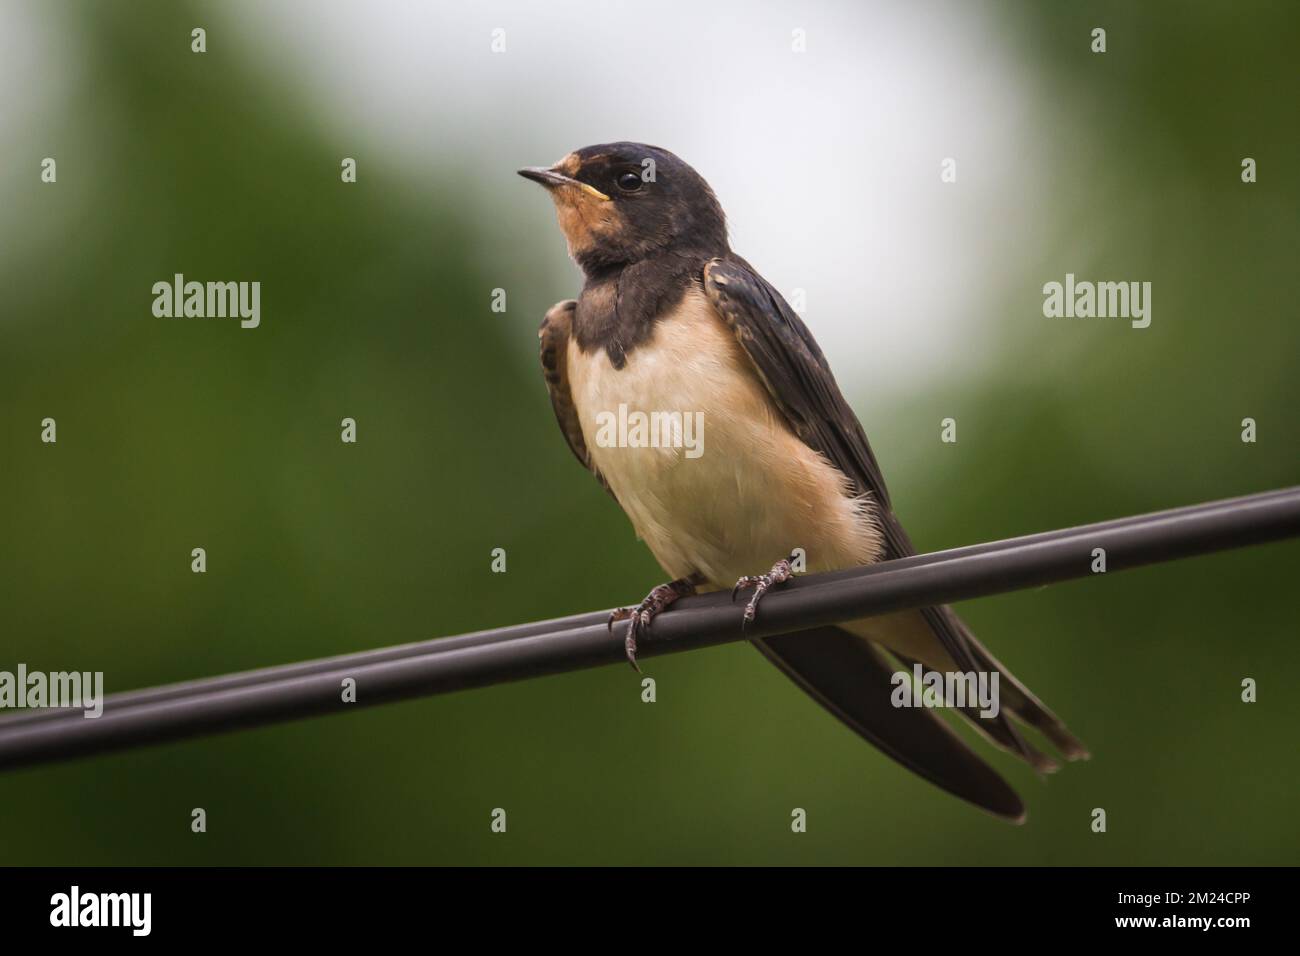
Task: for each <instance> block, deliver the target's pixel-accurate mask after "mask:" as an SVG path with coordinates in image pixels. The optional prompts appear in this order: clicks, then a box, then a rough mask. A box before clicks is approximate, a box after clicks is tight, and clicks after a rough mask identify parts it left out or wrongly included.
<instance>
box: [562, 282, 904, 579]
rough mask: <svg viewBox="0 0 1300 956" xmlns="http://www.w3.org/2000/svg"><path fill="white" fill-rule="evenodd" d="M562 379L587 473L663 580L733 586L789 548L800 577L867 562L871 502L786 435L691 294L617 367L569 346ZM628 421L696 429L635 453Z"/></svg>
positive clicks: (670, 431) (731, 346) (636, 435)
mask: <svg viewBox="0 0 1300 956" xmlns="http://www.w3.org/2000/svg"><path fill="white" fill-rule="evenodd" d="M568 372H569V384H570V390H571V392H572V396H573V402H574V405H575V407H576V409H577V412H578V415H579V417H580V421H581V424H582V431H583V437H584V439H585V441H586V444H587V448H588V450H589V452H590V454H591V456H592V460H593V463H594V464H595V465H596V467H597V468H598V469H599V471H600V472H601V474H602V475H604V477H605V480H606V481H607V482H608V483H609V486H610V489H611V490H612V491H613V492H614V495H615V496H616V497H617V498H618V501H619V504H620V505H622V507H623V509H624V511H626V512H627V515H628V517H629V518H630V519H631V521H632V525H633V527H634V528H635V529H636V532H637V535H638V536H639V537H640V538H641V539H642V540H644V541H645V542H646V544H647V545H648V546H649V548H650V550H651V551H652V552H653V553H654V556H655V557H656V558H657V559H658V561H659V564H660V565H661V566H662V567H663V569H664V571H665V572H666V573H667V574H668V575H669V576H670V577H674V578H676V577H683V576H686V575H688V574H695V573H698V574H700V575H702V576H703V577H704V579H705V580H706V582H707V585H708V586H712V587H715V588H716V587H730V586H731V585H732V584H733V583H734V582H735V580H736V579H737V578H739V577H741V576H742V575H746V574H755V573H759V572H762V571H766V570H767V569H768V568H769V567H771V565H772V564H773V563H774V562H776V561H777V560H779V559H781V558H783V557H786V556H787V555H789V554H790V553H791V552H792V551H793V550H794V549H796V548H801V549H803V551H804V553H805V554H806V556H807V570H809V571H822V570H832V569H835V568H841V567H848V566H850V565H859V564H868V563H871V562H873V561H875V560H877V559H878V557H879V554H880V549H881V541H880V535H879V532H878V530H877V528H876V526H875V523H874V522H873V520H872V508H873V505H872V503H871V502H870V501H869V500H868V499H863V498H855V497H852V496H851V494H850V493H849V489H848V487H847V485H846V482H845V481H844V479H843V477H842V476H841V475H840V473H839V472H838V471H837V470H836V469H835V468H834V467H833V466H832V465H831V464H830V463H829V462H828V461H826V459H825V458H823V457H822V456H821V455H820V454H818V453H816V452H814V451H812V450H811V449H809V448H808V447H807V446H806V445H804V444H803V442H801V441H799V439H798V438H796V437H795V436H794V434H793V433H792V432H791V431H790V430H789V429H788V428H787V427H786V425H785V423H784V420H783V419H782V418H781V417H780V415H779V413H778V412H777V411H776V409H775V408H774V406H773V405H772V404H771V401H770V399H769V398H768V396H767V392H766V390H765V389H764V387H763V386H762V384H761V383H760V382H759V381H758V379H757V377H756V376H755V374H754V373H753V371H752V367H751V366H750V365H749V359H748V357H747V356H746V355H745V354H744V352H743V351H742V350H741V348H740V346H739V345H738V344H737V343H736V341H735V339H734V338H733V337H732V334H731V332H730V330H728V329H727V328H726V327H725V326H724V325H723V324H722V322H721V321H720V320H719V319H718V318H717V317H716V316H715V315H714V314H713V311H712V309H711V307H710V306H709V305H708V303H707V300H706V299H705V298H704V297H703V295H702V294H700V293H691V294H688V296H687V298H686V300H685V301H684V303H683V305H682V306H681V307H680V308H679V309H678V310H677V311H676V313H675V314H674V315H673V316H672V317H669V318H665V319H662V320H661V321H660V322H659V323H658V324H657V326H656V331H655V336H654V338H653V339H652V340H651V341H650V342H647V343H645V344H643V345H641V346H639V347H638V348H637V349H635V350H633V351H632V353H631V354H630V355H629V356H628V357H627V364H626V365H625V366H624V367H623V368H622V369H615V368H614V367H613V365H612V364H611V363H610V361H609V359H608V357H607V356H606V355H605V353H604V352H603V351H599V352H595V353H593V354H590V355H583V354H581V353H580V352H579V350H578V348H577V346H576V345H575V344H573V343H572V342H571V343H570V346H569V355H568ZM620 406H624V410H623V414H622V415H620ZM635 412H640V413H643V414H645V415H646V416H647V417H649V416H650V415H651V413H653V412H659V413H661V415H662V414H663V413H669V414H672V413H680V415H682V416H683V419H682V421H683V423H684V424H686V423H687V416H689V418H690V423H691V424H694V423H699V426H700V427H699V428H697V429H695V430H694V432H688V431H686V429H682V430H680V431H678V430H676V429H675V428H674V427H673V426H672V425H670V426H669V427H667V428H665V429H662V430H660V431H659V436H660V438H661V439H665V438H666V439H667V441H662V440H661V442H660V447H644V444H645V442H647V441H650V440H653V439H652V438H651V435H650V430H646V431H640V432H638V430H637V428H636V427H635V426H636V422H637V419H636V418H635V416H634V415H633V413H635ZM620 421H622V422H626V423H628V425H629V427H627V428H619V427H617V423H619V422H620ZM671 421H673V422H674V423H675V419H671ZM660 423H661V424H662V419H661V421H660ZM686 439H692V440H693V441H692V442H687V441H686ZM688 444H689V445H690V446H691V447H683V446H684V445H688ZM637 446H642V447H637Z"/></svg>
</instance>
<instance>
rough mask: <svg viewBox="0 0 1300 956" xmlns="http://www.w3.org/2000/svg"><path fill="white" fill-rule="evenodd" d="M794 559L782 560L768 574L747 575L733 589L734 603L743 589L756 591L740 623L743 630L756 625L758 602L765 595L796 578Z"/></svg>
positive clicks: (746, 606)
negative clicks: (792, 563)
mask: <svg viewBox="0 0 1300 956" xmlns="http://www.w3.org/2000/svg"><path fill="white" fill-rule="evenodd" d="M793 558H794V555H791V556H790V557H788V558H782V559H781V560H780V561H778V562H776V564H774V565H772V570H771V571H768V572H767V574H747V575H745V576H744V577H743V578H741V579H740V580H739V581H737V582H736V586H735V587H734V588H732V589H731V600H732V602H733V603H734V602H735V600H736V595H737V594H739V593H740V592H741V591H742V590H743V589H745V588H753V589H754V594H753V596H752V597H751V598H750V599H749V603H748V604H746V605H745V613H744V616H743V617H742V618H741V622H740V626H741V628H745V627H748V626H749V625H750V624H753V623H754V619H755V618H756V617H757V616H758V602H759V601H761V600H763V595H764V594H766V593H767V592H768V590H769V589H770V588H771V587H772V586H773V585H775V584H784V583H785V582H786V581H789V580H790V579H791V578H792V577H794V568H793V567H792V565H791V564H790V562H791V561H792V560H793Z"/></svg>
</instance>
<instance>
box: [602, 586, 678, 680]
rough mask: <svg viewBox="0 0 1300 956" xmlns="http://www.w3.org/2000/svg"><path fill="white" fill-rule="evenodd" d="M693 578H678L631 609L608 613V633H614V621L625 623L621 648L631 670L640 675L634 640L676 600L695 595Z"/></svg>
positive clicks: (620, 609) (651, 593)
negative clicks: (625, 631)
mask: <svg viewBox="0 0 1300 956" xmlns="http://www.w3.org/2000/svg"><path fill="white" fill-rule="evenodd" d="M695 584H696V582H695V579H694V578H678V579H677V580H676V581H669V582H668V583H667V584H661V585H659V586H658V587H657V588H655V589H654V590H652V591H651V592H650V593H649V594H647V595H646V596H645V600H644V601H642V602H641V603H640V604H637V605H635V606H632V607H619V608H615V609H614V610H612V611H610V612H609V632H610V633H611V634H613V633H614V622H615V621H627V634H626V635H625V636H624V638H623V648H624V650H626V651H627V661H628V663H629V664H631V665H632V669H633V670H635V671H636V672H637V673H638V674H639V673H641V666H640V665H639V664H637V662H636V638H637V635H638V634H640V633H642V632H644V631H645V629H646V628H648V627H649V626H650V622H651V621H653V620H654V619H655V618H656V617H658V616H659V614H660V612H662V611H664V610H665V609H666V608H668V607H670V606H671V605H672V604H674V603H675V602H676V601H677V599H678V598H683V597H686V595H688V594H694V593H695Z"/></svg>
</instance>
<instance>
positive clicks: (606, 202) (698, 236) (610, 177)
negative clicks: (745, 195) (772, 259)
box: [519, 143, 727, 275]
mask: <svg viewBox="0 0 1300 956" xmlns="http://www.w3.org/2000/svg"><path fill="white" fill-rule="evenodd" d="M519 175H520V176H523V177H525V178H527V179H531V180H533V181H534V182H538V183H541V184H542V185H543V186H545V187H546V188H547V191H548V192H550V194H551V198H552V199H553V200H554V201H555V211H556V215H557V216H558V218H559V220H560V229H562V230H563V231H564V237H565V238H566V239H567V240H568V242H569V254H570V255H571V256H573V258H574V260H575V261H576V262H577V263H578V265H580V266H581V267H582V269H583V271H585V272H586V273H587V274H588V275H594V274H598V273H601V272H604V271H607V270H610V269H617V268H621V267H623V266H627V265H632V264H633V263H636V262H640V261H641V260H643V259H650V258H654V257H656V256H659V255H662V254H664V253H669V252H673V253H682V254H687V253H698V254H701V255H704V256H717V255H722V254H724V253H725V252H726V251H727V226H726V221H725V219H724V218H723V214H722V207H721V206H719V205H718V200H717V197H716V196H714V195H713V190H712V189H710V188H709V184H708V183H706V182H705V181H704V178H703V177H702V176H700V174H699V173H697V172H696V171H695V170H693V169H691V167H690V166H688V165H687V164H686V163H684V162H682V161H681V160H680V159H678V158H677V157H676V156H674V155H673V154H672V153H670V152H668V150H666V149H660V148H658V147H657V146H647V145H645V144H644V143H605V144H602V145H599V146H586V147H584V148H582V149H580V150H577V151H576V152H573V153H570V154H569V155H568V156H565V157H564V158H563V159H562V160H560V161H559V162H558V163H556V164H555V165H554V166H550V167H541V166H532V167H529V168H527V169H521V170H519Z"/></svg>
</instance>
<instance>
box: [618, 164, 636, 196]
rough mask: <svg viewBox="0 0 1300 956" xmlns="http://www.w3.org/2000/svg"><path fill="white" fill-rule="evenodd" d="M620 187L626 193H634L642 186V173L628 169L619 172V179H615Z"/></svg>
mask: <svg viewBox="0 0 1300 956" xmlns="http://www.w3.org/2000/svg"><path fill="white" fill-rule="evenodd" d="M615 183H617V185H618V188H619V189H621V190H623V192H625V193H634V192H636V191H637V190H638V189H640V188H641V174H640V173H634V172H632V171H631V170H628V171H627V172H626V173H619V174H618V179H616V180H615Z"/></svg>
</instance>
